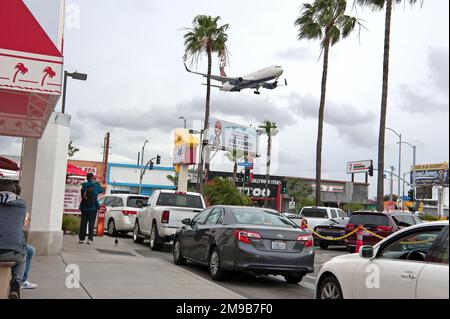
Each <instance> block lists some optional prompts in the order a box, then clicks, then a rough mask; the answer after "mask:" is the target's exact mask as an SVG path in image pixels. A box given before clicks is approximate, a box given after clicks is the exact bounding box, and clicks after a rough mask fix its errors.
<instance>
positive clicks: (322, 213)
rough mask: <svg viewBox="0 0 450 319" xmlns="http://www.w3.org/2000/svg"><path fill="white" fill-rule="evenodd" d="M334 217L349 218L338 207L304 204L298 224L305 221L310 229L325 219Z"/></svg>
mask: <svg viewBox="0 0 450 319" xmlns="http://www.w3.org/2000/svg"><path fill="white" fill-rule="evenodd" d="M336 218H344V219H347V220H348V219H349V217H348V215H347V213H346V212H344V211H343V210H342V209H339V208H334V207H316V206H305V207H303V208H302V210H301V211H300V221H299V224H300V225H302V223H305V221H306V223H307V224H308V227H309V228H310V229H315V228H316V227H317V226H319V225H322V224H323V223H325V222H326V221H329V220H330V219H336Z"/></svg>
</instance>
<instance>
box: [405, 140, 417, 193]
mask: <svg viewBox="0 0 450 319" xmlns="http://www.w3.org/2000/svg"><path fill="white" fill-rule="evenodd" d="M402 144H406V145H409V146H411V147H412V149H413V178H412V189H413V190H414V192H413V195H414V198H412V200H415V199H416V146H415V145H412V144H410V143H408V142H402Z"/></svg>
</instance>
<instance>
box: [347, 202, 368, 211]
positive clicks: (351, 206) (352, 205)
mask: <svg viewBox="0 0 450 319" xmlns="http://www.w3.org/2000/svg"><path fill="white" fill-rule="evenodd" d="M362 209H364V204H355V203H347V204H344V206H343V207H342V210H343V211H345V212H348V211H350V212H356V211H358V210H362Z"/></svg>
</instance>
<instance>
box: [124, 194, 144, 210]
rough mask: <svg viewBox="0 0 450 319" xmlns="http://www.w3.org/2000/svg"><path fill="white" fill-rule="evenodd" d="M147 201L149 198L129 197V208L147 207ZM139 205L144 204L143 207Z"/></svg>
mask: <svg viewBox="0 0 450 319" xmlns="http://www.w3.org/2000/svg"><path fill="white" fill-rule="evenodd" d="M147 201H148V197H140V196H132V197H128V200H127V207H134V208H139V207H142V206H145V205H147ZM139 203H142V205H139Z"/></svg>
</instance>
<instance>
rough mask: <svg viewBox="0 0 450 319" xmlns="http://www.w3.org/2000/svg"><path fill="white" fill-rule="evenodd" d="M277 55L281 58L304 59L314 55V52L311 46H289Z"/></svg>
mask: <svg viewBox="0 0 450 319" xmlns="http://www.w3.org/2000/svg"><path fill="white" fill-rule="evenodd" d="M275 56H276V57H277V58H280V59H286V60H295V61H302V60H305V59H306V58H308V59H310V58H311V57H312V56H313V52H312V50H311V49H310V48H305V47H288V48H286V49H282V50H279V51H278V52H277V53H276V54H275Z"/></svg>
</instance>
